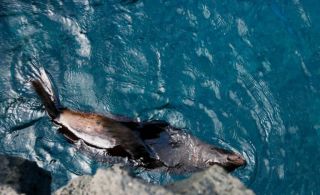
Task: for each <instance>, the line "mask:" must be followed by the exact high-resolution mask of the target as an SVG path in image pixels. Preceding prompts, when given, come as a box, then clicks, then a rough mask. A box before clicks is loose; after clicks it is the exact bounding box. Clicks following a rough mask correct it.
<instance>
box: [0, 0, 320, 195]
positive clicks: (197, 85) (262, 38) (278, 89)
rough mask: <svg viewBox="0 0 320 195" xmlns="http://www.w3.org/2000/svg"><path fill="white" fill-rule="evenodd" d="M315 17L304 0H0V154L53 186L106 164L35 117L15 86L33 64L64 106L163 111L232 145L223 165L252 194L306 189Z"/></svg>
mask: <svg viewBox="0 0 320 195" xmlns="http://www.w3.org/2000/svg"><path fill="white" fill-rule="evenodd" d="M319 13H320V1H317V0H283V1H280V0H278V1H277V0H270V1H262V0H256V1H246V0H224V1H217V0H216V1H214V0H210V1H192V0H190V1H187V0H186V1H180V0H179V1H166V0H156V1H144V0H137V1H129V0H127V1H120V0H109V1H103V0H74V1H59V0H52V1H51V0H50V1H42V2H40V1H39V2H38V1H28V0H20V1H16V0H0V69H1V70H0V104H1V105H0V152H1V153H5V154H11V155H16V156H22V157H24V158H27V159H31V160H34V161H36V162H37V163H38V164H39V165H40V166H42V167H44V168H45V169H47V170H49V171H51V172H52V174H53V178H54V181H53V182H54V185H53V188H57V187H59V186H61V185H63V184H65V183H66V182H67V181H68V180H69V179H71V178H72V177H74V176H76V175H82V174H92V173H94V171H95V170H96V169H97V168H98V167H101V166H106V165H104V164H101V163H99V162H97V161H95V159H93V158H91V157H89V156H87V155H84V154H83V153H81V151H79V150H78V149H77V147H76V146H74V145H71V144H69V143H68V142H66V141H65V139H64V138H63V137H62V136H61V135H59V134H58V133H57V132H56V130H57V128H56V127H55V126H53V125H52V123H51V122H50V119H49V118H48V117H47V116H46V115H45V113H44V111H43V106H42V105H41V103H40V101H39V99H38V98H37V96H36V95H35V93H34V91H33V90H32V89H31V87H30V85H29V84H28V80H30V79H31V78H32V73H33V70H32V66H38V67H40V66H43V67H45V69H46V70H48V72H50V73H51V75H52V77H53V80H54V81H55V84H56V86H57V89H58V91H59V94H60V98H61V102H62V103H63V104H64V105H65V106H67V107H70V108H74V109H80V110H85V111H95V112H99V113H115V114H121V115H125V116H129V117H135V118H138V117H139V118H140V119H143V120H146V119H163V120H166V121H168V122H170V123H171V124H172V125H174V126H176V127H180V128H184V129H186V131H188V132H189V133H192V134H194V135H196V136H197V137H199V138H200V139H202V140H204V141H206V142H208V143H212V144H218V145H221V146H224V147H226V148H229V149H234V150H236V151H238V152H240V153H241V154H243V155H244V156H245V158H246V159H247V161H248V165H247V166H246V167H245V168H243V169H239V170H237V171H236V172H234V173H233V175H235V176H236V177H238V178H240V179H241V180H242V181H243V182H244V183H245V184H246V185H247V186H249V187H250V188H252V189H253V190H254V191H255V192H256V193H258V194H280V193H281V194H319V193H320V177H319V173H320V163H319V160H320V148H319V144H320V141H319V140H320V110H319V108H320V85H319V83H320V34H319V32H320V24H319V22H318V18H319V16H320V15H319ZM140 176H141V177H143V178H144V179H146V180H148V181H150V182H154V183H167V182H171V181H172V180H173V178H171V177H170V176H168V175H165V174H154V173H145V172H141V173H140Z"/></svg>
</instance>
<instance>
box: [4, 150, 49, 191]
mask: <svg viewBox="0 0 320 195" xmlns="http://www.w3.org/2000/svg"><path fill="white" fill-rule="evenodd" d="M50 186H51V175H50V173H49V172H48V171H45V170H44V169H41V168H39V167H38V166H37V164H36V163H35V162H31V161H28V160H24V159H22V158H18V157H10V156H4V155H0V194H18V193H23V194H33V195H34V194H35V195H36V194H50V193H51V188H50Z"/></svg>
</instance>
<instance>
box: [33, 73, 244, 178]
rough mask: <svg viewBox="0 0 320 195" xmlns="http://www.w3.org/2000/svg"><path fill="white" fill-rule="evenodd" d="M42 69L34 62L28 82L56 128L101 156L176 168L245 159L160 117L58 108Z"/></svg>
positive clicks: (231, 165) (232, 164)
mask: <svg viewBox="0 0 320 195" xmlns="http://www.w3.org/2000/svg"><path fill="white" fill-rule="evenodd" d="M48 75H49V74H48V73H46V71H45V70H44V69H43V68H40V69H39V75H38V78H37V79H34V80H32V81H31V84H32V86H33V88H34V89H35V91H36V93H37V94H38V96H39V97H40V99H41V100H42V103H43V104H44V107H45V110H46V111H47V113H48V115H49V116H50V117H51V119H52V121H53V123H55V124H56V125H58V126H59V127H60V128H59V132H60V133H62V134H63V135H64V136H65V137H66V138H67V139H68V140H69V141H71V142H73V143H75V142H77V141H79V140H80V141H81V142H83V143H84V144H85V145H87V146H89V147H94V148H99V149H103V150H104V151H105V155H106V157H108V156H114V157H120V158H127V159H129V161H130V162H132V163H133V164H134V165H135V166H140V167H144V168H147V169H157V168H166V170H168V171H170V172H174V173H182V174H184V173H190V172H194V171H197V170H202V169H204V168H206V167H209V166H212V165H215V164H216V165H219V166H222V167H223V168H224V169H225V170H227V171H233V170H234V169H236V168H238V167H240V166H243V165H245V164H246V161H245V160H244V158H243V157H242V156H241V155H240V154H237V153H235V152H232V151H229V150H225V149H222V148H219V147H216V146H212V145H209V144H207V143H204V142H202V141H201V140H199V139H198V138H196V137H194V136H192V135H190V134H187V133H186V132H184V131H183V130H181V129H178V128H175V127H173V126H171V125H170V124H169V123H167V122H165V121H143V122H138V121H136V120H131V119H127V118H125V117H113V116H108V117H107V116H104V115H101V114H96V113H85V112H80V111H75V110H71V109H68V108H64V107H62V106H61V104H60V101H59V98H58V95H57V93H56V92H55V91H54V87H53V83H52V81H51V79H49V76H48Z"/></svg>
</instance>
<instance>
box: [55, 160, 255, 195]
mask: <svg viewBox="0 0 320 195" xmlns="http://www.w3.org/2000/svg"><path fill="white" fill-rule="evenodd" d="M55 194H56V195H67V194H96V195H100V194H101V195H102V194H103V195H104V194H119V195H122V194H137V195H138V194H139V195H140V194H208V195H209V194H210V195H212V194H240V195H242V194H243V195H245V194H248V195H252V194H254V193H253V192H252V191H251V190H249V189H247V188H246V187H245V186H244V185H243V184H242V183H241V182H240V181H239V180H238V179H236V178H234V177H233V176H231V175H229V174H227V173H226V172H225V171H224V170H223V169H222V168H220V167H217V166H214V167H211V168H209V169H208V170H206V171H203V172H199V173H196V174H194V175H193V176H191V177H190V178H188V179H185V180H182V181H179V182H175V183H173V184H171V185H168V186H160V185H153V184H149V183H146V182H144V181H143V180H141V179H137V178H134V177H132V176H130V174H129V172H128V171H126V170H124V169H121V167H120V166H119V165H116V166H113V167H112V168H110V169H107V170H105V169H100V170H98V171H97V173H96V174H95V175H94V176H82V177H78V178H76V179H74V180H72V181H70V183H69V184H68V185H67V186H65V187H63V188H61V189H59V190H58V191H57V192H56V193H55Z"/></svg>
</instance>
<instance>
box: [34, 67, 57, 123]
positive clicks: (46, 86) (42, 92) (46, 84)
mask: <svg viewBox="0 0 320 195" xmlns="http://www.w3.org/2000/svg"><path fill="white" fill-rule="evenodd" d="M31 84H32V86H33V88H34V90H35V91H36V92H37V94H38V96H39V97H40V99H41V101H42V103H43V104H44V107H45V109H46V111H47V113H48V114H49V116H50V117H51V118H56V117H57V116H59V114H60V109H61V106H60V102H59V98H58V96H57V94H56V93H55V91H54V89H53V84H52V82H51V80H50V79H49V77H48V74H47V73H46V71H45V70H44V69H43V68H40V69H39V78H38V79H35V80H32V81H31Z"/></svg>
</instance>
